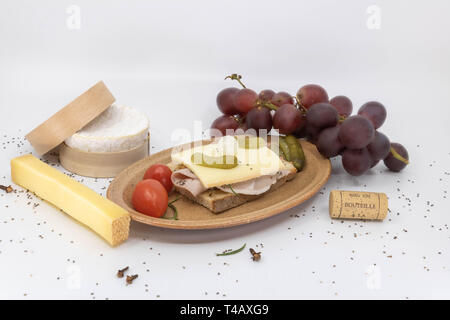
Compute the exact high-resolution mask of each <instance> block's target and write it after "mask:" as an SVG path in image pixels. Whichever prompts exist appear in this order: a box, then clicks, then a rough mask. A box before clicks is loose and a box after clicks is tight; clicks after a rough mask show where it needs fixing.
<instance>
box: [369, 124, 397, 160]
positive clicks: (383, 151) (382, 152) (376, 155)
mask: <svg viewBox="0 0 450 320" xmlns="http://www.w3.org/2000/svg"><path fill="white" fill-rule="evenodd" d="M367 150H369V152H370V155H371V156H372V159H374V160H381V159H384V158H386V157H387V155H388V154H389V151H390V150H391V142H390V141H389V139H388V137H386V136H385V135H384V134H382V133H381V132H378V131H375V137H374V138H373V140H372V142H371V143H369V144H368V145H367Z"/></svg>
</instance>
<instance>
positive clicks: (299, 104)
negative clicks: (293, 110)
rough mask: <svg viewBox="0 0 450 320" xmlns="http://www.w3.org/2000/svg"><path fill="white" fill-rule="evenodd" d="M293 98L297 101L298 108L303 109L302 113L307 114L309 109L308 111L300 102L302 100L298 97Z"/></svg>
mask: <svg viewBox="0 0 450 320" xmlns="http://www.w3.org/2000/svg"><path fill="white" fill-rule="evenodd" d="M293 98H294V99H295V101H296V102H297V103H296V105H297V108H298V109H301V110H300V111H301V112H302V113H303V114H305V113H306V112H308V109H306V108H305V107H304V106H303V105H302V104H301V102H300V99H299V98H298V97H297V96H293Z"/></svg>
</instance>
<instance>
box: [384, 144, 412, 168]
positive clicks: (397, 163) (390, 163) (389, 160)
mask: <svg viewBox="0 0 450 320" xmlns="http://www.w3.org/2000/svg"><path fill="white" fill-rule="evenodd" d="M391 148H393V149H394V150H395V151H396V152H397V153H398V154H399V155H400V156H402V157H403V158H404V159H405V160H406V161H408V160H409V155H408V151H406V149H405V147H404V146H402V145H401V144H400V143H396V142H392V143H391ZM384 164H385V165H386V167H388V169H389V170H391V171H395V172H399V171H402V170H403V168H405V167H406V165H407V163H405V162H404V161H402V160H399V159H397V158H395V156H394V155H393V154H392V152H389V154H388V156H387V157H386V158H385V159H384Z"/></svg>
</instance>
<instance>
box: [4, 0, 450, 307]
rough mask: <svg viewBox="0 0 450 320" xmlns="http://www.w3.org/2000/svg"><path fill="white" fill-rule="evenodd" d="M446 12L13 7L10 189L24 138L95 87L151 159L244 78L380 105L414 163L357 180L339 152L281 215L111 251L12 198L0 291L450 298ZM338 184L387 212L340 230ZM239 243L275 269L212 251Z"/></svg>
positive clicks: (434, 4)
mask: <svg viewBox="0 0 450 320" xmlns="http://www.w3.org/2000/svg"><path fill="white" fill-rule="evenodd" d="M70 5H76V6H78V8H80V10H81V12H80V25H79V27H80V28H79V29H77V28H76V27H77V26H76V24H75V25H74V24H73V23H70V22H73V20H71V19H72V18H71V16H72V17H73V13H70V12H69V13H68V12H67V10H68V8H69V7H70ZM372 5H376V6H377V7H376V8H378V9H380V10H381V11H380V12H381V15H380V24H379V29H377V28H375V29H373V27H374V25H373V24H371V23H370V21H372V20H371V19H372V18H373V11H370V10H369V11H370V12H369V13H368V12H367V10H368V8H370V6H372ZM71 12H73V11H71ZM449 12H450V2H448V1H446V0H441V1H438V0H434V1H411V0H409V1H406V0H405V1H398V0H397V1H375V0H372V1H366V0H358V1H356V0H355V1H349V0H347V1H331V0H328V1H325V0H319V1H242V0H241V1H206V0H204V1H199V0H191V1H173V0H170V1H111V0H109V1H5V0H2V1H1V2H0V110H1V113H0V121H1V123H0V124H1V126H0V148H1V150H0V151H1V153H0V183H1V184H10V183H11V182H10V174H9V160H10V159H11V158H13V157H15V156H17V155H20V154H22V153H26V152H30V151H31V150H32V148H31V147H30V146H29V144H28V142H26V141H25V142H23V136H24V135H25V134H26V133H27V132H28V131H30V130H31V129H33V128H34V127H35V126H37V125H38V124H39V123H40V122H42V121H44V120H45V119H47V118H48V117H49V116H50V115H51V114H53V113H54V112H56V111H57V110H58V109H59V108H61V107H62V106H64V105H65V104H67V103H68V102H70V101H71V100H72V99H74V98H75V97H76V96H78V95H79V94H80V93H82V92H83V91H84V90H86V89H87V88H88V87H90V86H91V85H93V84H94V83H95V82H97V81H99V80H104V81H105V83H106V84H107V85H108V87H109V88H110V90H111V91H112V92H113V94H114V95H115V96H116V98H117V100H118V101H119V102H121V103H124V104H128V105H132V106H135V107H136V108H139V109H141V110H143V111H145V112H146V113H147V114H148V116H149V118H150V121H151V134H152V152H156V151H159V150H163V149H165V148H167V147H170V146H173V145H174V144H175V142H173V141H172V140H171V133H172V132H173V130H174V129H176V128H186V129H189V130H192V128H193V123H194V121H196V120H200V121H202V122H203V125H204V128H207V127H208V126H209V124H210V123H211V122H212V121H213V119H214V118H215V117H217V116H218V115H219V112H218V110H217V108H216V105H215V97H216V94H217V92H218V91H219V90H220V89H222V88H224V87H226V86H230V85H234V84H232V83H231V82H230V81H229V80H228V81H224V80H223V79H224V77H225V76H226V75H228V74H231V73H234V72H238V73H240V74H242V75H243V76H244V80H245V83H246V84H247V86H249V87H251V88H253V89H255V90H257V91H259V90H262V89H266V88H272V89H274V90H285V91H288V92H290V93H292V94H294V93H295V92H296V90H297V89H298V88H299V87H300V86H302V85H304V84H306V83H318V84H321V85H323V86H324V87H325V88H326V89H327V90H328V92H329V94H330V96H334V95H338V94H345V95H348V96H349V97H350V98H351V99H352V100H353V102H354V106H355V109H357V108H358V107H359V106H360V105H361V104H363V103H364V102H366V101H369V100H379V101H381V102H382V103H384V104H385V105H386V107H387V108H388V119H387V121H386V123H385V125H384V126H383V127H382V131H383V132H384V133H386V134H387V135H388V136H389V137H390V138H391V140H392V141H398V142H401V143H402V144H404V145H405V146H406V147H407V148H408V151H409V153H410V158H411V165H410V166H409V167H408V168H407V169H406V170H404V171H403V172H402V173H400V174H394V173H390V172H387V171H386V170H385V168H384V166H383V165H382V164H380V165H379V166H377V167H376V168H375V170H372V171H371V172H370V173H369V174H368V175H365V176H362V177H358V178H354V177H350V176H349V175H347V174H346V173H345V172H344V171H343V169H342V167H341V165H340V161H339V159H337V160H336V161H333V167H334V168H333V174H332V176H331V178H330V180H329V182H328V183H327V185H326V187H325V189H324V190H322V192H321V193H319V194H318V195H317V196H316V197H314V198H313V199H311V200H310V201H308V202H306V203H304V204H302V205H300V206H298V207H296V208H293V209H291V210H289V211H288V212H286V213H283V214H281V215H278V216H276V217H274V218H271V219H268V220H266V221H262V222H258V223H254V224H251V225H247V226H241V227H236V228H231V229H224V230H211V231H174V230H162V229H158V228H153V227H149V226H145V225H140V224H138V223H133V224H132V228H131V235H130V239H129V240H128V241H127V242H126V243H125V244H123V245H122V246H120V247H118V248H114V249H113V248H110V247H109V246H108V245H107V244H106V243H105V242H103V241H102V240H101V239H100V238H98V237H97V236H96V235H95V234H93V233H91V232H90V231H89V230H87V229H85V228H84V227H83V226H80V225H77V224H76V223H74V221H73V220H71V219H70V218H68V217H67V216H64V215H62V214H61V213H60V212H58V211H57V210H55V209H54V208H53V207H51V206H49V205H48V204H45V203H42V202H41V201H39V200H36V199H32V200H31V204H28V202H29V201H30V200H28V199H26V198H25V197H24V196H20V195H19V196H17V195H16V194H8V195H6V194H4V193H2V194H1V195H0V274H2V275H3V276H2V277H1V278H0V298H26V299H27V298H57V299H63V298H76V299H78V298H85V299H105V298H109V299H117V298H125V299H127V298H142V299H169V298H188V299H190V298H200V299H202V298H205V299H209V298H219V299H242V298H255V299H260V298H261V299H262V298H274V299H278V298H330V299H342V298H375V299H379V298H396V299H407V298H410V299H412V298H450V274H449V272H450V262H449V261H450V244H449V238H450V231H449V224H450V212H449V209H448V208H449V204H450V203H449V195H448V190H449V189H450V188H449V185H450V173H449V172H450V161H449V160H450V147H449V142H448V141H449V138H450V129H449V120H450V111H449V110H450V106H449V101H450V92H449V88H450V59H449V57H450V37H449V36H450V34H449V33H450V19H449ZM68 19H69V21H68ZM368 20H369V25H368ZM68 22H69V23H68ZM74 26H75V29H74V28H73V27H74ZM19 139H20V141H21V142H20V143H19V144H18V143H17V141H18V140H19ZM22 142H23V143H22ZM80 179H81V178H80ZM83 182H84V183H86V184H87V185H89V186H90V187H92V188H94V189H95V190H97V191H99V192H102V193H104V190H103V189H102V188H103V187H105V186H107V185H108V181H105V180H98V181H95V180H93V179H84V180H83ZM336 188H339V189H344V190H345V189H349V190H367V191H377V192H385V193H386V194H387V195H388V196H389V198H390V199H389V201H390V202H389V206H390V211H391V212H390V215H389V218H388V219H386V220H385V221H384V222H382V223H374V222H354V221H346V222H341V221H332V220H330V218H329V217H328V194H329V191H330V190H332V189H336ZM34 203H40V206H39V207H37V208H36V209H33V204H34ZM296 215H297V216H298V217H296ZM243 243H247V246H248V247H253V248H257V247H256V246H258V248H257V249H260V250H261V251H262V255H263V258H262V260H261V261H260V262H258V263H254V262H252V261H251V260H250V259H249V257H250V255H249V254H248V252H247V251H245V252H242V253H240V254H238V255H235V256H230V257H226V258H223V257H222V258H219V257H216V256H215V255H214V253H215V252H220V251H222V250H224V249H228V248H237V247H240V246H241V245H242V244H243ZM261 244H263V247H262V246H261ZM126 265H129V266H130V268H131V273H138V274H139V278H138V279H137V280H136V281H135V283H134V284H133V285H132V286H125V284H124V281H122V280H119V279H117V278H115V272H116V270H117V269H119V268H120V267H123V266H126Z"/></svg>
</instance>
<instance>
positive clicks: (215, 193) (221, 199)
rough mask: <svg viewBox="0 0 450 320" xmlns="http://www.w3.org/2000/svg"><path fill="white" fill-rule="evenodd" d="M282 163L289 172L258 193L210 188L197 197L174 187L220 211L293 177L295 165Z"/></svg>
mask: <svg viewBox="0 0 450 320" xmlns="http://www.w3.org/2000/svg"><path fill="white" fill-rule="evenodd" d="M283 162H284V164H285V165H286V168H287V169H288V170H289V174H288V175H287V176H285V177H283V178H281V179H279V180H278V181H277V182H276V183H274V184H273V185H272V186H271V187H270V189H269V190H267V191H266V192H264V193H262V194H259V195H244V194H239V195H235V194H233V193H228V192H225V191H222V190H220V189H216V188H211V189H208V190H206V191H205V192H203V193H201V194H199V195H198V196H197V197H194V196H193V195H192V194H191V193H190V192H188V191H186V190H183V189H180V188H177V187H176V186H175V189H176V190H177V191H178V193H180V194H182V195H184V196H185V197H186V198H188V199H190V200H192V201H194V202H196V203H198V204H200V205H202V206H204V207H205V208H207V209H209V210H210V211H212V212H214V213H220V212H223V211H225V210H228V209H231V208H234V207H237V206H240V205H241V204H243V203H246V202H249V201H252V200H255V199H258V198H260V197H262V196H264V195H265V194H267V193H269V192H272V191H274V190H276V189H278V188H279V187H281V186H282V185H284V184H285V183H286V182H287V181H289V180H292V179H293V178H294V177H295V174H296V173H297V170H296V169H295V167H294V166H293V165H292V164H291V163H290V162H287V161H284V160H283ZM169 167H171V168H172V169H180V167H177V166H175V165H173V164H169Z"/></svg>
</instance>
